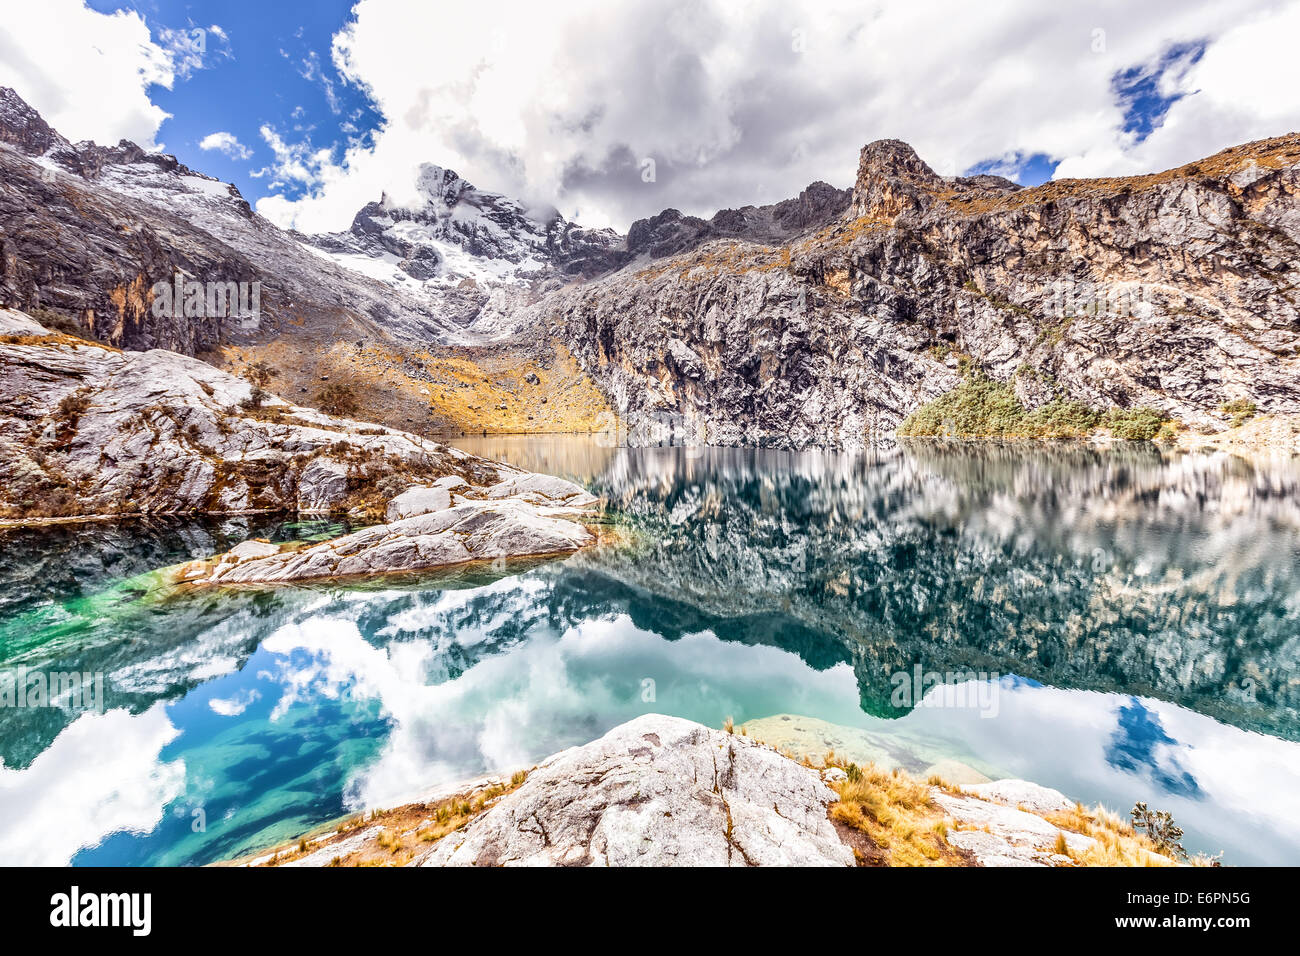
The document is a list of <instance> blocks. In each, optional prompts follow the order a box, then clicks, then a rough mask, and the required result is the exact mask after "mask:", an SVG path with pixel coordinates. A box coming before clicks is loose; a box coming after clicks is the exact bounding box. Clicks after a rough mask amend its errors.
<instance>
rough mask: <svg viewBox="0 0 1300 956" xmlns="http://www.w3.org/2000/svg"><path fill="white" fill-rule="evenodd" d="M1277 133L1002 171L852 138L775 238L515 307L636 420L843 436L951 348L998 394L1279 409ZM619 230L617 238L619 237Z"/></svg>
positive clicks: (926, 383)
mask: <svg viewBox="0 0 1300 956" xmlns="http://www.w3.org/2000/svg"><path fill="white" fill-rule="evenodd" d="M1298 187H1300V136H1295V135H1292V136H1287V137H1282V138H1279V139H1273V140H1266V141H1261V142H1258V143H1252V144H1247V145H1245V146H1240V147H1236V148H1234V149H1231V150H1227V151H1225V152H1223V153H1220V154H1217V155H1215V156H1213V157H1210V158H1209V159H1206V160H1203V161H1201V162H1199V163H1193V164H1190V165H1188V166H1185V167H1181V168H1179V169H1175V170H1170V171H1168V172H1164V173H1159V174H1154V175H1150V176H1141V177H1133V178H1127V179H1103V180H1091V181H1079V180H1074V181H1071V180H1067V181H1059V182H1051V183H1047V184H1045V185H1043V186H1040V187H1036V188H1033V189H1019V188H1018V187H1016V186H1015V185H1014V184H1013V183H1010V182H1008V181H1006V180H1003V179H1000V178H998V177H993V176H977V177H969V178H955V179H953V178H948V179H945V178H942V177H940V176H938V175H936V174H935V173H934V172H933V171H932V170H931V169H930V168H929V167H928V166H926V165H925V163H924V162H922V161H921V160H920V158H919V157H917V155H916V154H915V153H914V152H913V151H912V150H911V149H910V147H908V146H906V145H905V144H903V143H900V142H898V141H894V140H887V141H882V142H878V143H872V144H870V145H869V146H867V147H865V148H864V149H863V150H862V154H861V159H860V167H859V173H858V178H857V182H856V183H855V185H854V189H853V193H852V197H851V201H850V203H849V209H848V210H847V212H846V213H845V214H844V215H843V216H842V217H840V218H838V219H837V220H835V221H834V222H832V223H831V224H830V225H829V226H826V227H824V228H821V229H819V230H816V231H814V232H811V233H808V234H805V235H803V236H802V237H800V238H797V239H794V240H791V241H786V242H780V243H771V242H767V243H764V242H755V241H745V240H738V239H714V240H712V241H708V242H705V243H704V244H702V245H700V246H698V247H696V248H691V249H688V250H687V251H685V252H681V253H677V254H674V255H671V256H669V257H667V258H664V259H661V260H658V261H654V262H650V263H646V262H644V261H640V262H637V263H634V264H632V265H629V266H627V267H625V268H624V269H623V270H622V271H620V272H617V273H615V274H613V275H610V276H607V277H605V278H603V279H601V280H598V281H596V282H593V283H590V284H587V285H585V286H580V287H576V288H570V289H566V290H562V291H561V292H558V293H556V294H555V295H553V296H551V297H548V298H547V299H545V300H543V301H542V302H540V303H538V304H537V305H535V306H533V307H531V308H530V309H528V310H525V312H524V313H523V314H522V315H521V317H520V318H519V321H518V326H519V327H520V328H526V327H528V326H529V325H530V324H537V325H541V326H543V327H545V328H546V329H548V330H549V331H550V332H551V333H552V334H554V335H555V336H557V337H558V338H560V339H561V340H563V341H564V342H566V343H567V344H568V346H569V348H570V349H571V350H572V351H573V353H574V354H575V355H576V356H577V357H578V358H579V360H580V361H581V362H582V363H583V365H584V367H586V368H587V369H588V370H589V371H590V372H591V373H592V374H593V375H594V376H595V377H596V378H597V379H598V380H599V381H601V382H602V383H603V384H604V386H605V387H606V388H607V390H608V392H609V394H610V396H611V398H612V400H613V402H614V404H615V405H616V406H617V408H618V409H619V410H620V411H621V412H622V413H623V414H625V415H626V416H627V417H628V419H629V420H630V421H631V422H632V423H633V424H634V425H635V423H636V422H637V421H638V420H645V419H650V420H659V421H660V422H661V423H662V424H665V425H666V426H667V428H668V429H669V430H672V431H674V432H676V433H677V434H679V435H681V436H689V437H692V438H697V439H703V440H705V441H707V442H709V443H715V444H739V443H759V444H769V445H781V446H799V445H804V444H825V445H845V446H854V445H858V444H861V443H862V442H863V441H865V440H868V439H870V438H871V437H872V436H875V435H880V434H888V433H891V432H892V431H893V430H894V429H896V428H897V426H898V424H899V423H900V422H901V421H902V419H903V418H904V417H905V416H906V415H907V414H908V413H909V412H911V411H913V410H914V409H916V408H917V407H918V406H920V405H922V404H924V403H925V402H927V401H930V400H932V399H934V398H936V397H937V396H939V395H941V394H942V393H944V392H946V391H947V390H949V389H951V388H952V387H954V386H955V385H956V384H957V383H958V382H959V381H960V376H961V374H962V370H963V369H965V368H968V367H974V368H976V369H979V370H982V371H984V372H985V373H987V374H989V375H990V376H992V377H994V378H996V379H1000V380H1003V381H1014V382H1015V385H1016V390H1017V393H1018V395H1019V397H1020V398H1021V400H1022V401H1023V402H1024V403H1025V404H1026V405H1028V406H1030V407H1034V406H1037V405H1040V404H1042V403H1044V402H1046V401H1048V400H1050V399H1052V398H1054V397H1066V398H1072V399H1076V400H1079V401H1082V402H1085V403H1087V404H1089V405H1092V406H1094V407H1099V408H1106V407H1110V406H1119V407H1122V408H1127V407H1132V406H1136V405H1149V406H1154V407H1156V408H1158V409H1161V410H1162V411H1164V412H1166V413H1167V414H1169V415H1171V416H1174V417H1177V418H1179V419H1181V420H1182V421H1184V422H1185V423H1187V424H1190V425H1192V426H1195V427H1198V428H1203V429H1215V428H1220V427H1222V426H1223V422H1224V420H1225V419H1224V417H1223V416H1221V415H1219V414H1218V409H1219V406H1220V405H1221V404H1223V403H1224V402H1225V401H1229V400H1232V399H1238V398H1242V399H1248V400H1251V401H1253V402H1255V403H1256V405H1257V406H1258V408H1259V409H1260V410H1261V411H1264V412H1274V413H1294V412H1296V411H1300V359H1298V358H1297V346H1298V345H1300V319H1298V312H1297V305H1296V294H1297V293H1296V289H1295V285H1296V277H1297V271H1296V270H1297V262H1298V261H1300V201H1298V200H1297V189H1298ZM629 241H631V238H630V240H629Z"/></svg>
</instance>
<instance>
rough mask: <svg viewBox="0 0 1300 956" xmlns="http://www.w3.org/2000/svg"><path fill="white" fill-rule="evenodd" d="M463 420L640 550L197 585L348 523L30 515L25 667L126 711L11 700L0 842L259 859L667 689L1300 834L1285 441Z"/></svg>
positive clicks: (1297, 852)
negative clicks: (1261, 460)
mask: <svg viewBox="0 0 1300 956" xmlns="http://www.w3.org/2000/svg"><path fill="white" fill-rule="evenodd" d="M462 444H463V445H464V446H465V447H466V448H467V450H470V451H473V452H476V453H481V454H490V455H493V456H496V457H501V458H505V459H506V460H510V461H513V462H514V463H516V464H519V465H521V466H522V467H527V468H530V469H538V470H546V471H550V472H552V473H560V474H564V475H566V476H569V477H572V478H575V479H578V480H580V481H583V482H584V483H586V484H588V485H589V486H591V487H592V488H593V489H594V490H596V491H598V492H599V493H601V494H603V495H604V496H605V497H606V500H607V502H608V504H609V507H610V508H611V510H612V511H614V512H615V513H616V514H617V515H618V516H619V517H618V520H621V521H624V522H626V523H627V524H628V525H629V527H630V528H632V529H633V530H634V531H635V535H634V536H633V544H632V545H630V546H628V547H623V548H605V549H601V550H597V551H590V552H585V553H582V554H579V555H577V556H574V557H573V558H571V559H569V560H567V561H564V562H546V563H542V564H534V565H514V566H511V567H510V568H508V569H507V573H506V574H505V575H504V576H501V575H499V574H498V575H492V574H490V573H485V572H483V571H482V570H473V571H463V570H462V571H456V572H454V573H452V574H449V575H431V576H430V575H426V576H423V577H419V578H411V579H401V580H389V581H380V582H374V583H372V584H370V585H369V586H366V587H349V588H347V589H341V588H335V587H327V586H319V587H295V588H279V589H267V590H242V591H223V592H217V591H212V592H206V593H199V594H187V595H179V596H178V595H176V594H174V593H170V592H168V591H165V590H160V589H159V588H158V586H157V580H156V578H155V577H154V576H153V575H151V574H150V573H149V572H150V571H151V570H152V569H154V568H157V567H160V566H163V565H166V564H170V563H174V562H176V561H180V560H185V559H188V558H189V557H192V556H194V555H196V554H200V553H212V552H215V551H219V550H223V549H224V548H226V547H228V546H229V545H230V544H231V543H233V542H234V541H235V540H239V539H240V538H241V537H248V536H254V535H262V536H265V535H267V534H273V535H277V536H279V537H285V538H288V537H302V536H306V535H309V534H320V533H334V532H336V531H337V529H329V528H322V527H320V526H316V525H308V526H304V527H289V528H280V527H276V528H272V527H269V526H266V525H264V524H257V523H253V524H249V523H246V522H245V523H240V522H234V523H230V522H219V523H215V524H213V523H208V524H204V525H196V524H189V523H175V522H172V523H168V522H160V523H147V524H129V525H127V524H124V525H118V526H113V527H108V526H77V527H76V528H72V529H60V530H58V531H54V532H51V531H50V530H49V529H45V530H42V531H39V532H38V531H25V532H22V533H20V534H14V533H12V532H11V533H9V534H8V537H6V538H5V543H6V548H5V549H3V554H4V557H3V560H0V600H2V601H3V602H4V604H3V607H4V609H5V615H4V617H3V619H2V623H0V667H3V668H13V667H16V666H19V665H22V666H28V667H34V668H40V667H46V668H51V669H67V670H71V669H77V670H91V671H102V672H104V673H105V674H106V676H107V696H108V707H109V712H108V713H104V714H77V713H74V712H69V711H64V710H60V709H57V708H44V709H30V708H29V709H25V710H24V709H14V708H0V759H2V760H3V766H0V860H4V861H6V862H18V861H20V860H29V861H33V862H63V861H65V860H66V859H67V858H69V857H72V856H74V854H75V858H76V860H77V862H83V863H132V862H140V863H147V862H207V861H210V860H215V859H222V858H228V857H230V856H233V855H235V854H237V853H241V852H246V851H249V850H251V849H254V848H256V847H258V846H261V845H265V844H266V843H267V842H270V841H272V840H275V839H282V838H285V837H288V836H290V835H292V834H294V833H296V832H298V831H300V830H302V829H305V828H307V827H310V826H313V825H316V824H319V823H320V822H322V821H325V820H328V819H331V818H332V817H334V816H337V815H339V814H341V813H343V812H345V811H347V810H349V809H350V808H355V807H360V806H367V805H377V804H386V803H392V802H394V801H397V800H400V799H403V798H405V797H408V796H410V795H412V794H413V793H416V792H418V791H419V790H420V789H422V788H424V787H428V786H432V785H435V784H437V783H440V782H444V781H449V780H454V779H459V778H462V777H464V776H467V775H470V774H473V773H477V772H480V771H483V770H487V769H493V768H498V767H504V766H511V765H515V764H522V763H528V762H530V761H532V760H535V759H536V758H537V757H539V756H542V755H544V754H547V753H550V752H553V751H555V750H557V749H560V748H562V747H565V746H569V745H572V744H575V743H580V742H583V741H585V740H588V739H591V738H592V737H594V736H597V735H599V734H600V733H602V732H603V731H604V730H606V729H608V728H609V727H611V726H613V725H614V724H616V723H618V722H620V721H622V720H626V719H628V718H630V717H632V716H635V715H637V714H639V713H644V712H647V711H660V712H668V713H675V714H680V715H681V716H686V717H690V718H693V719H697V720H701V721H704V722H706V723H710V724H714V725H717V724H719V723H721V721H722V720H723V718H724V717H727V716H733V717H735V718H736V719H737V720H738V721H757V722H758V723H759V724H760V725H763V726H764V727H765V730H766V732H767V733H769V734H771V735H773V736H779V735H781V734H788V735H789V737H790V740H791V741H797V739H798V737H799V734H800V733H803V734H804V736H805V737H809V739H813V740H816V741H824V740H827V739H830V737H832V736H834V737H835V739H836V740H842V745H843V746H844V747H848V748H856V751H857V752H860V753H861V754H863V756H864V759H866V758H870V759H876V760H878V761H880V762H882V763H885V764H887V765H899V766H904V767H906V768H908V769H909V770H913V771H916V772H918V773H925V772H927V771H928V770H929V769H931V768H932V767H935V766H940V765H945V761H946V762H947V764H946V765H951V762H952V761H953V760H958V761H960V762H961V763H962V764H963V765H966V767H967V769H968V770H972V771H979V772H982V773H985V774H988V775H990V776H1002V775H1018V776H1025V777H1028V778H1030V779H1035V780H1039V781H1041V782H1044V783H1047V784H1049V785H1052V786H1057V787H1059V788H1061V789H1063V790H1065V791H1066V792H1068V793H1070V794H1071V795H1073V796H1076V797H1078V798H1081V799H1084V800H1089V801H1093V800H1104V801H1106V802H1107V803H1109V804H1110V805H1111V806H1115V807H1119V808H1121V809H1122V808H1124V807H1126V806H1131V804H1132V802H1133V801H1134V800H1136V799H1145V800H1148V801H1149V802H1151V803H1153V804H1154V805H1158V806H1161V807H1164V808H1168V809H1172V810H1174V813H1175V816H1176V817H1177V818H1178V819H1179V822H1180V824H1182V825H1183V826H1184V828H1185V829H1186V830H1187V831H1188V833H1189V845H1192V846H1195V847H1197V848H1199V849H1205V850H1210V851H1215V850H1218V849H1225V850H1227V859H1228V860H1229V861H1230V862H1232V861H1236V862H1262V861H1268V860H1272V861H1281V862H1294V860H1295V859H1296V858H1298V857H1300V832H1297V831H1298V830H1300V825H1298V824H1297V823H1296V821H1297V820H1300V806H1297V805H1296V802H1297V800H1298V799H1300V758H1298V757H1297V745H1296V744H1294V743H1292V742H1291V741H1294V740H1295V739H1296V736H1297V732H1298V731H1300V722H1298V721H1297V720H1296V707H1297V705H1298V704H1300V701H1298V700H1297V693H1298V691H1297V688H1296V686H1295V684H1294V680H1293V678H1292V676H1291V675H1292V674H1293V673H1294V669H1295V663H1296V656H1297V653H1298V652H1300V651H1298V649H1297V641H1296V637H1297V635H1298V634H1300V628H1297V614H1298V612H1300V588H1298V586H1297V585H1298V580H1297V571H1298V570H1300V553H1298V552H1297V546H1296V542H1297V540H1300V539H1297V537H1296V532H1297V530H1300V498H1298V496H1297V488H1296V481H1297V475H1298V473H1297V470H1296V469H1294V468H1293V467H1292V466H1290V465H1289V464H1285V463H1284V464H1280V465H1276V466H1270V467H1264V466H1259V465H1247V464H1245V463H1243V462H1241V461H1239V460H1236V459H1231V458H1227V457H1219V456H1195V457H1192V456H1187V457H1167V456H1163V455H1161V454H1160V453H1159V452H1157V451H1155V450H1154V449H1152V448H1149V447H1145V448H1130V447H1121V448H1115V449H1106V450H1103V449H1091V448H1087V447H1081V446H1076V445H1060V446H1050V447H1046V448H1044V447H1035V448H1025V447H1016V446H962V445H959V444H936V443H920V444H907V445H901V446H898V447H894V448H890V449H887V450H876V451H873V452H867V453H862V454H857V455H839V454H826V453H818V452H801V453H792V452H779V451H758V450H745V449H706V450H704V452H703V454H698V453H696V452H694V451H687V450H685V449H680V448H676V449H675V448H652V449H638V450H628V449H616V448H606V447H601V446H600V445H599V444H596V443H594V442H592V441H590V440H586V439H530V440H518V439H515V440H510V439H495V440H493V439H487V440H465V441H463V442H462ZM918 668H919V669H920V670H921V671H924V672H926V673H935V674H939V675H941V677H942V678H943V679H944V680H946V681H947V683H944V684H941V685H940V686H928V685H927V686H926V688H925V691H924V696H923V699H922V695H916V697H914V698H911V699H907V700H902V701H900V700H899V699H898V698H897V695H896V694H895V693H894V691H895V690H896V688H897V686H898V684H897V682H896V681H894V680H891V678H893V677H896V676H897V675H898V674H900V673H909V674H910V673H911V672H912V671H913V670H914V669H918ZM967 673H984V674H988V675H1006V676H1003V677H1001V679H990V680H989V681H988V682H986V683H985V684H982V685H980V687H979V689H980V691H981V694H982V696H981V694H972V695H971V697H970V698H969V699H970V700H984V701H989V700H992V701H994V702H995V703H996V707H995V708H994V709H993V712H992V713H988V712H987V711H988V708H985V711H986V712H985V713H984V714H983V715H981V711H980V709H979V708H975V707H972V706H969V705H966V706H962V698H961V695H962V694H963V692H964V689H965V688H967V687H968V686H969V683H968V682H966V681H964V679H963V678H962V675H963V674H967ZM989 693H992V694H993V696H992V697H989V696H988V694H989ZM782 714H785V715H806V717H807V718H810V719H805V720H804V721H803V723H806V724H807V725H808V726H807V727H805V726H803V724H801V719H800V718H790V719H788V720H786V719H783V718H781V717H779V716H776V715H782ZM1262 733H1266V734H1268V735H1270V736H1267V737H1266V736H1262V735H1261V734H1262ZM810 735H811V736H810ZM114 740H116V741H120V742H121V744H120V746H115V745H113V744H111V743H109V742H110V741H114ZM92 755H93V756H92ZM78 761H81V762H83V763H85V764H86V767H88V768H90V769H88V770H86V772H85V773H80V775H79V771H78V770H77V769H76V768H77V767H78V766H79V763H78ZM196 814H200V815H202V817H203V819H204V820H205V821H206V828H204V829H201V830H196V829H195V826H194V824H195V820H196V819H198V817H196ZM59 818H61V819H63V820H64V821H65V822H64V826H63V829H62V830H60V831H58V836H57V838H55V837H53V836H49V838H43V837H42V834H46V835H49V834H53V833H54V832H55V828H56V826H58V824H57V822H56V821H57V819H59ZM69 818H75V820H76V825H67V823H66V821H67V820H68V819H69ZM1270 834H1271V836H1270ZM77 847H87V849H84V850H81V851H80V852H79V853H78V852H76V848H77Z"/></svg>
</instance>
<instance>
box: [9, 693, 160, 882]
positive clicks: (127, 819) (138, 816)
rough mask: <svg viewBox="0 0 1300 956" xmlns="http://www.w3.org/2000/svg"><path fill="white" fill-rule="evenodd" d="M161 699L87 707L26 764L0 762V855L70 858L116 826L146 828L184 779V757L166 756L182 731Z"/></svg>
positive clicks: (30, 861) (38, 862) (39, 861)
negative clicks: (98, 709) (133, 707)
mask: <svg viewBox="0 0 1300 956" xmlns="http://www.w3.org/2000/svg"><path fill="white" fill-rule="evenodd" d="M179 733H180V731H178V730H177V729H176V728H175V726H173V725H172V722H171V720H170V719H168V717H167V711H166V708H165V706H164V705H163V704H156V705H154V706H153V707H151V708H149V709H148V710H147V711H145V712H144V713H143V714H136V715H133V714H130V713H128V712H127V711H125V710H110V711H108V712H107V713H103V714H83V715H82V716H80V717H78V718H77V719H76V720H75V721H73V722H72V723H71V724H69V725H68V726H67V727H66V728H65V729H64V730H63V732H62V733H60V734H59V735H58V736H57V737H55V738H54V742H53V743H51V744H50V745H49V746H48V747H47V748H45V750H43V751H42V752H41V754H40V756H38V757H37V758H36V759H35V760H33V761H32V762H31V765H30V766H28V767H27V768H26V769H23V770H17V769H14V768H7V767H5V766H4V764H3V762H0V860H3V861H4V862H5V864H6V865H9V866H65V865H67V863H68V862H69V861H70V860H71V859H72V857H73V856H75V855H76V853H77V851H78V850H80V849H81V848H82V847H88V846H96V845H98V844H99V843H100V842H101V841H102V840H103V839H104V837H106V836H108V835H109V834H110V833H115V832H117V831H120V830H129V831H132V832H136V833H148V832H149V831H151V830H153V829H154V827H156V826H157V825H158V824H159V823H160V822H162V817H163V810H164V808H165V807H166V806H167V804H168V803H170V802H171V801H172V800H174V799H176V797H178V796H180V794H181V793H182V792H183V790H184V787H185V762H184V761H182V760H172V761H169V762H164V761H163V760H162V759H161V758H160V754H161V753H162V749H163V748H164V747H165V746H167V744H169V743H170V742H171V741H172V740H174V739H175V738H176V736H177V734H179Z"/></svg>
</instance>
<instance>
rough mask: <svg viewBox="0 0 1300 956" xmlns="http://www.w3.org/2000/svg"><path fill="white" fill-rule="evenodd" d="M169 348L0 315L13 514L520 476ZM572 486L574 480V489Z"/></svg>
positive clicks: (351, 501) (1, 475) (6, 471)
mask: <svg viewBox="0 0 1300 956" xmlns="http://www.w3.org/2000/svg"><path fill="white" fill-rule="evenodd" d="M251 395H252V386H251V385H250V384H249V383H248V382H246V381H245V380H243V379H240V378H236V377H235V376H233V375H229V374H227V373H225V372H221V371H219V370H217V369H215V368H213V367H212V366H210V365H207V364H206V363H204V362H200V361H198V360H196V359H191V358H188V357H186V356H183V355H178V354H177V353H175V352H168V351H162V350H152V351H149V352H122V351H118V350H117V349H113V348H108V347H104V346H98V345H95V344H92V343H89V342H85V341H82V340H79V339H74V338H71V337H67V336H59V335H55V334H52V333H50V331H49V330H48V329H46V328H44V327H43V326H41V325H40V324H39V323H37V322H35V321H34V320H33V319H31V318H30V317H29V316H26V315H23V314H22V313H18V312H12V311H0V509H3V511H5V512H7V516H8V517H35V516H42V515H49V516H69V515H91V514H103V513H119V512H124V513H155V514H156V513H180V512H195V511H201V512H241V511H259V510H272V511H278V510H292V511H302V512H324V511H331V510H338V509H340V508H344V507H348V506H355V505H357V504H359V503H361V501H362V499H364V498H365V497H366V496H367V495H370V496H374V495H376V494H378V492H377V491H375V487H376V485H377V484H378V482H380V481H381V480H383V479H384V477H385V476H389V475H392V476H394V479H395V480H400V481H404V482H405V483H406V484H413V483H419V482H420V481H421V480H424V481H426V482H429V483H432V482H433V481H435V480H437V479H439V478H455V479H456V480H457V481H458V482H460V483H463V484H465V485H470V484H473V485H478V486H481V487H489V486H492V485H495V484H497V483H499V482H501V481H503V480H506V479H509V478H515V477H518V476H521V475H522V473H521V472H519V471H517V470H516V469H514V468H511V467H509V466H507V465H501V464H498V463H496V462H490V461H487V460H485V459H482V458H477V457H475V456H473V455H468V454H466V453H464V452H462V451H460V450H458V449H455V448H451V447H449V446H446V445H442V444H439V443H438V442H434V441H429V440H427V439H423V438H420V437H418V436H416V435H411V434H409V433H407V432H401V431H397V430H395V429H390V428H383V427H379V426H373V425H367V424H365V423H363V422H356V421H350V420H346V419H340V418H334V417H331V416H329V415H324V414H322V413H320V412H317V411H314V410H312V409H307V408H301V407H298V406H295V405H291V404H289V403H288V402H285V401H283V400H281V399H279V398H276V397H274V396H268V397H267V398H266V399H265V400H264V401H263V402H262V404H261V406H260V407H254V406H253V405H252V404H250V398H251ZM579 490H581V489H579Z"/></svg>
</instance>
